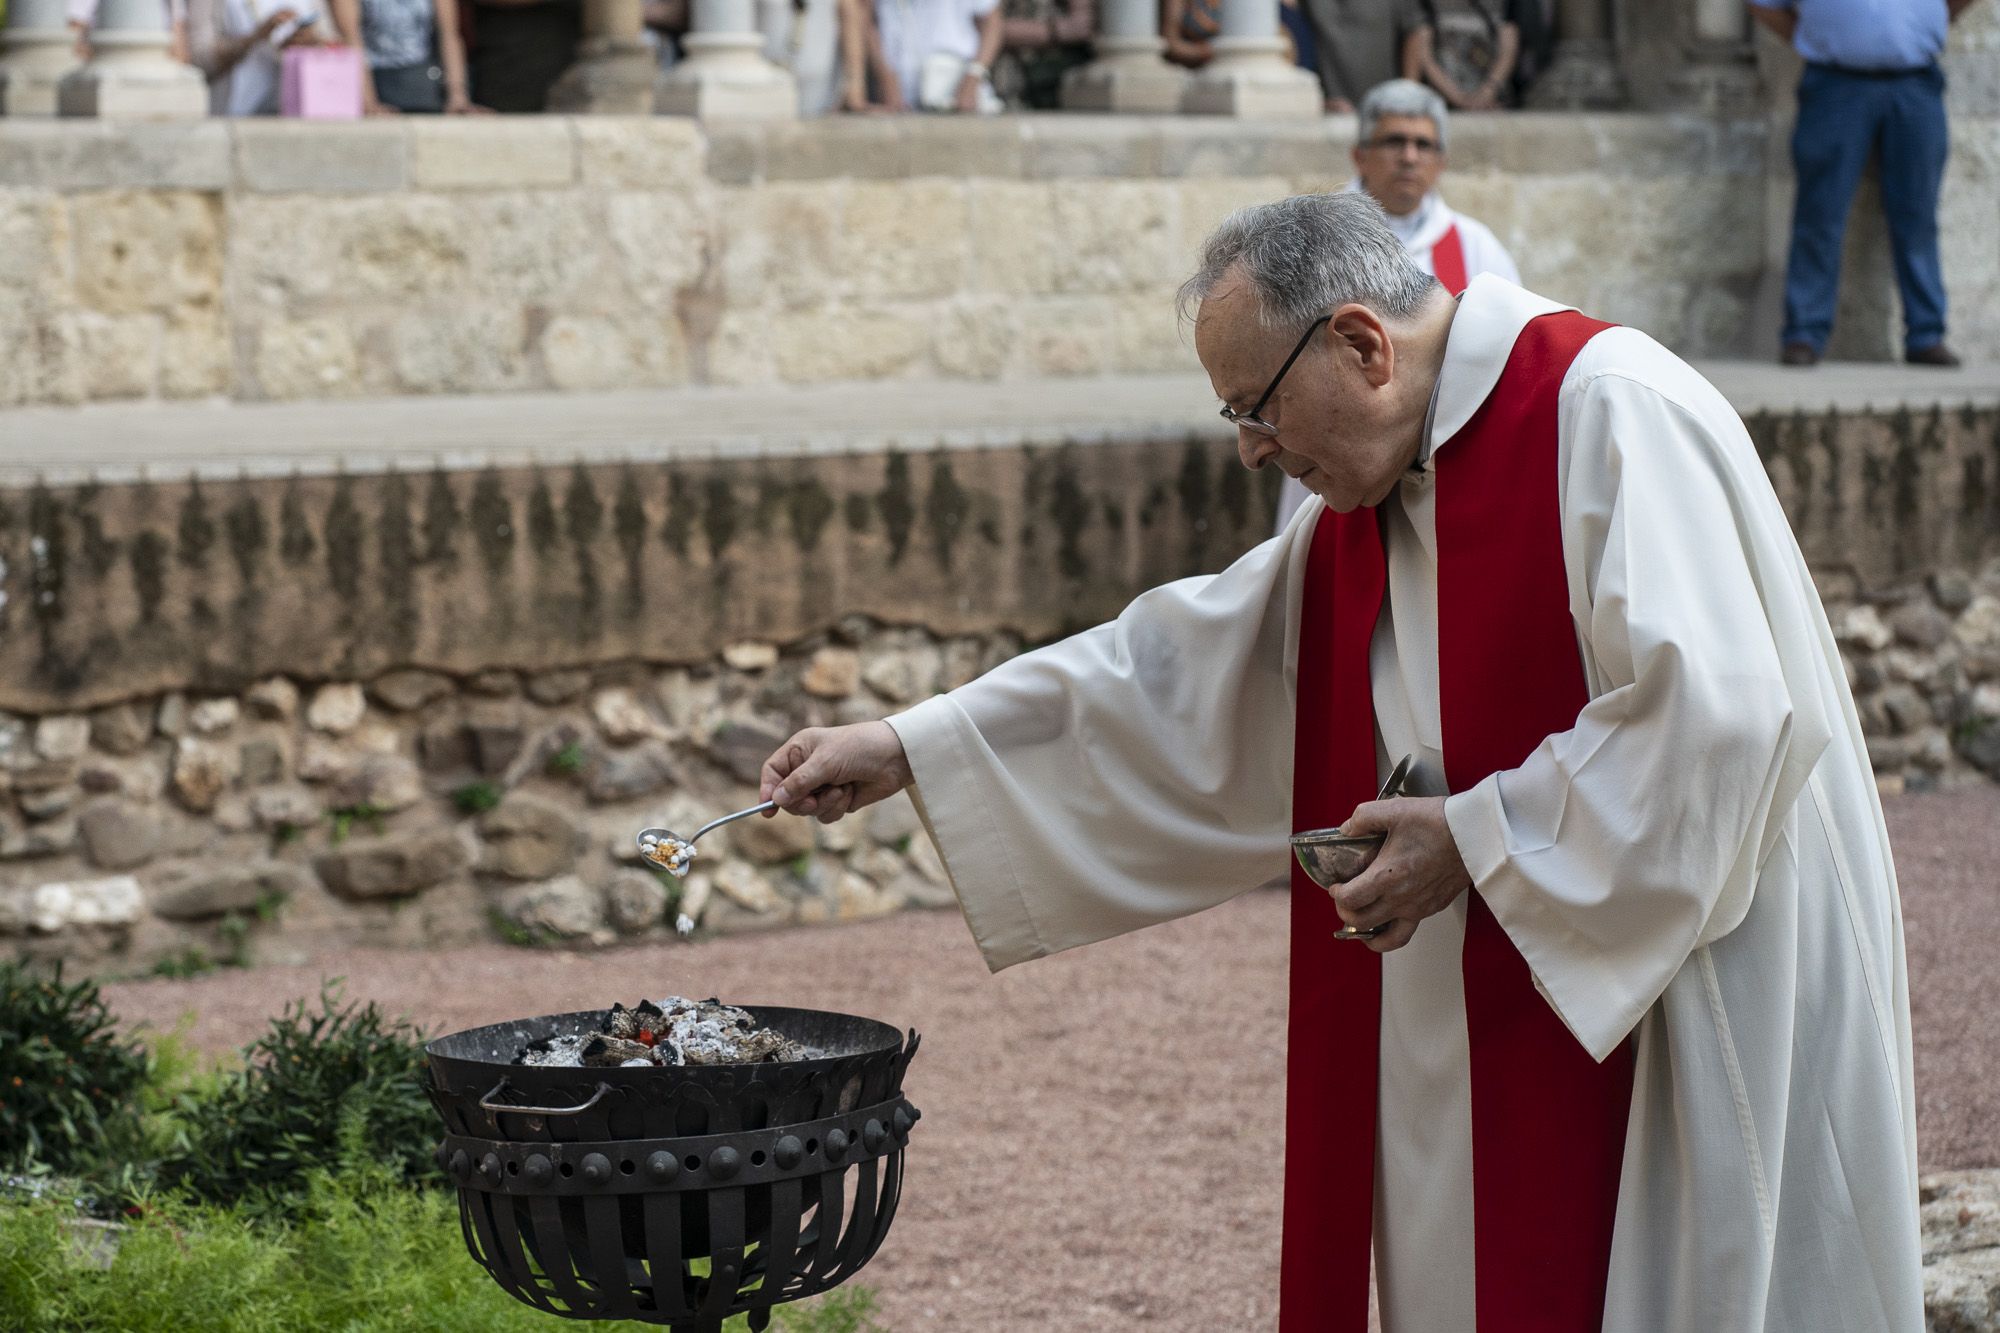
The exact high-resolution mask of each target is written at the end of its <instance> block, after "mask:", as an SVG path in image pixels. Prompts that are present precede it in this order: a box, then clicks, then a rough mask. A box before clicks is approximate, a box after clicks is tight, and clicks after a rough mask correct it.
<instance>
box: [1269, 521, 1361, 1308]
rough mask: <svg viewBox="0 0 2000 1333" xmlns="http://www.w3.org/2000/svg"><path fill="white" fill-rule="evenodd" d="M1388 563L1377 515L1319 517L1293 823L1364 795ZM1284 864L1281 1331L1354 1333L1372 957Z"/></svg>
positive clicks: (1302, 632) (1340, 809) (1303, 637)
mask: <svg viewBox="0 0 2000 1333" xmlns="http://www.w3.org/2000/svg"><path fill="white" fill-rule="evenodd" d="M1387 579H1388V569H1387V564H1386V561H1385V559H1384V557H1383V552H1382V537H1381V529H1380V527H1379V526H1378V524H1377V520H1376V516H1375V511H1374V510H1372V509H1360V510H1356V511H1355V512H1354V513H1351V514H1336V513H1334V512H1332V511H1331V510H1328V511H1326V512H1324V513H1322V514H1321V515H1320V517H1319V526H1318V528H1317V530H1316V531H1315V532H1314V533H1313V538H1312V547H1311V550H1310V553H1309V555H1308V557H1307V561H1306V579H1305V601H1304V606H1303V609H1302V610H1301V612H1300V620H1299V657H1298V714H1297V722H1296V731H1295V742H1294V748H1293V776H1292V827H1293V829H1294V830H1296V831H1304V830H1306V829H1316V828H1331V827H1333V826H1334V825H1336V824H1339V823H1341V822H1342V821H1344V820H1345V819H1346V818H1347V817H1348V816H1349V815H1350V814H1353V813H1354V808H1355V807H1356V806H1358V805H1360V804H1361V803H1363V802H1364V801H1368V800H1371V799H1373V797H1374V795H1375V787H1376V778H1375V703H1374V695H1373V693H1372V691H1371V689H1370V686H1369V680H1368V645H1369V641H1370V640H1371V639H1372V638H1373V637H1374V635H1375V621H1376V619H1377V618H1378V617H1379V616H1380V615H1381V612H1382V596H1383V590H1384V588H1385V587H1386V586H1387ZM1340 927H1341V920H1340V914H1339V913H1338V912H1336V911H1335V910H1334V907H1333V899H1332V898H1331V897H1330V896H1329V895H1328V894H1327V892H1326V890H1324V889H1322V888H1320V887H1319V886H1318V885H1317V884H1314V883H1313V882H1312V881H1311V880H1309V879H1307V878H1306V875H1305V872H1304V871H1303V870H1301V869H1299V867H1298V865H1297V864H1296V863H1294V864H1293V866H1292V919H1291V935H1292V939H1291V946H1292V956H1291V1012H1290V1017H1289V1022H1288V1029H1289V1030H1288V1033H1287V1062H1286V1071H1285V1078H1286V1083H1285V1232H1284V1250H1283V1259H1282V1265H1281V1274H1280V1281H1279V1303H1278V1310H1279V1313H1278V1327H1279V1329H1280V1330H1281V1333H1364V1330H1365V1329H1366V1328H1367V1326H1368V1258H1369V1253H1370V1250H1369V1244H1370V1237H1371V1235H1372V1233H1373V1229H1374V1213H1375V1105H1376V1101H1375V1085H1376V1060H1377V1054H1378V1050H1379V1047H1380V1045H1381V1037H1382V959H1381V956H1380V955H1379V954H1376V953H1374V952H1373V951H1371V950H1369V949H1368V948H1366V947H1364V946H1362V945H1360V944H1356V943H1352V942H1348V941H1342V940H1336V939H1334V938H1333V932H1334V931H1336V930H1339V929H1340Z"/></svg>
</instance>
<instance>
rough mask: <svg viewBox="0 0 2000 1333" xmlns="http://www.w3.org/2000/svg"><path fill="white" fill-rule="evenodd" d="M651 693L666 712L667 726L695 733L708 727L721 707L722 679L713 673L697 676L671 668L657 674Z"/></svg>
mask: <svg viewBox="0 0 2000 1333" xmlns="http://www.w3.org/2000/svg"><path fill="white" fill-rule="evenodd" d="M653 695H654V698H655V699H657V700H658V702H659V705H660V708H661V710H662V711H663V712H665V713H666V715H667V725H668V726H670V727H673V728H675V729H676V730H679V731H687V732H693V733H695V734H697V735H699V734H701V733H703V732H706V731H708V730H710V729H711V727H712V720H713V718H714V717H715V715H716V713H717V712H719V711H720V710H721V708H722V682H721V680H720V679H719V678H718V677H717V676H716V675H715V674H714V673H713V672H707V671H704V672H702V673H701V674H699V675H697V674H695V673H693V672H690V671H688V670H686V669H684V668H681V667H670V668H668V669H667V670H665V671H663V672H661V673H660V678H659V681H658V683H657V684H656V685H655V686H654V689H653Z"/></svg>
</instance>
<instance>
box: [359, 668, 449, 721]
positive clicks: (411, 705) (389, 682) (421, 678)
mask: <svg viewBox="0 0 2000 1333" xmlns="http://www.w3.org/2000/svg"><path fill="white" fill-rule="evenodd" d="M368 692H369V693H370V694H372V695H374V696H375V698H376V699H377V701H379V702H380V703H381V705H382V706H383V707H384V708H387V709H390V710H392V711H394V712H398V713H414V712H416V711H417V710H418V709H419V708H423V707H425V706H427V705H429V704H434V703H436V702H437V701H438V700H440V699H445V698H449V697H450V696H451V692H452V683H451V677H449V676H441V675H439V674H438V673H437V672H435V671H418V670H414V669H411V670H405V671H391V672H388V673H387V674H385V675H381V676H377V677H376V678H375V680H374V683H373V684H371V685H370V686H369V687H368Z"/></svg>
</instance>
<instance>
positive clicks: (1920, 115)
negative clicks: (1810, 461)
mask: <svg viewBox="0 0 2000 1333" xmlns="http://www.w3.org/2000/svg"><path fill="white" fill-rule="evenodd" d="M1971 3H1972V0H1888V2H1887V3H1884V0H1750V12H1751V13H1752V14H1754V15H1755V16H1756V18H1757V21H1758V22H1759V23H1762V24H1763V25H1764V26H1765V27H1767V28H1769V29H1770V30H1771V31H1772V32H1775V33H1777V34H1778V36H1780V37H1782V38H1784V39H1785V40H1786V41H1788V42H1791V43H1792V44H1793V45H1794V46H1795V47H1797V48H1798V52H1799V54H1800V55H1801V56H1804V57H1805V61H1806V71H1805V77H1804V78H1802V79H1801V80H1800V81H1799V123H1798V128H1797V129H1796V130H1795V131H1794V132H1793V134H1792V163H1793V166H1794V167H1795V169H1796V171H1797V174H1798V199H1797V201H1796V203H1795V204H1794V206H1793V210H1792V255H1791V262H1790V264H1789V265H1788V266H1787V267H1786V270H1785V331H1784V334H1783V342H1784V351H1783V353H1782V355H1781V356H1780V358H1779V359H1780V360H1782V361H1783V362H1784V363H1785V364H1786V365H1788V366H1810V365H1813V364H1815V363H1816V362H1818V360H1819V359H1820V356H1821V354H1822V353H1824V352H1825V350H1826V340H1827V335H1828V334H1830V333H1831V332H1832V331H1833V310H1834V304H1835V301H1836V299H1837V298H1838V296H1839V290H1840V241H1841V234H1842V233H1843V232H1844V231H1845V230H1846V227H1847V210H1848V206H1849V205H1850V204H1851V203H1853V201H1854V187H1855V185H1856V184H1857V183H1859V181H1860V179H1861V170H1862V168H1863V167H1864V166H1866V165H1867V162H1868V155H1869V153H1870V152H1871V151H1873V150H1875V149H1876V148H1878V147H1879V148H1880V149H1881V154H1882V157H1881V163H1882V168H1881V170H1882V211H1883V213H1884V214H1885V215H1886V216H1887V218H1888V222H1889V240H1890V245H1891V247H1892V248H1893V249H1894V251H1895V259H1896V286H1897V288H1898V289H1899V290H1900V291H1901V292H1902V296H1903V327H1904V334H1903V358H1904V359H1905V360H1906V361H1909V362H1910V363H1911V364H1912V365H1920V366H1955V365H1957V364H1958V358H1957V357H1956V356H1954V355H1952V352H1951V349H1950V348H1948V347H1946V346H1945V345H1944V307H1945V302H1944V274H1943V271H1942V268H1941V266H1940V264H1939V262H1938V231H1937V202H1938V186H1939V183H1940V182H1941V181H1942V180H1943V179H1944V160H1945V154H1946V152H1947V150H1948V148H1949V144H1948V136H1947V132H1946V128H1945V116H1944V72H1943V71H1942V70H1940V69H1939V68H1938V53H1939V52H1941V51H1942V50H1943V49H1944V39H1945V29H1946V27H1947V26H1948V25H1949V24H1950V23H1951V21H1952V20H1953V19H1956V18H1957V17H1958V16H1959V13H1960V12H1961V11H1963V10H1964V9H1965V8H1966V7H1967V6H1969V5H1970V4H1971Z"/></svg>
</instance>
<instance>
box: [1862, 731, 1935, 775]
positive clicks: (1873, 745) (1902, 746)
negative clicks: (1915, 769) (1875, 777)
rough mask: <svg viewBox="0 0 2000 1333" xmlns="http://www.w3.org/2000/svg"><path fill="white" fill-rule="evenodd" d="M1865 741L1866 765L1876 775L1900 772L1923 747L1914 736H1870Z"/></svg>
mask: <svg viewBox="0 0 2000 1333" xmlns="http://www.w3.org/2000/svg"><path fill="white" fill-rule="evenodd" d="M1867 741H1868V763H1869V765H1870V766H1871V767H1872V768H1873V769H1874V770H1875V771H1876V772H1877V773H1900V772H1902V771H1903V769H1904V768H1905V767H1907V766H1908V765H1909V763H1910V761H1911V760H1912V759H1915V758H1916V757H1917V751H1918V750H1919V749H1921V748H1922V746H1923V742H1922V741H1921V740H1920V739H1918V738H1917V737H1915V736H1870V737H1868V738H1867Z"/></svg>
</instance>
